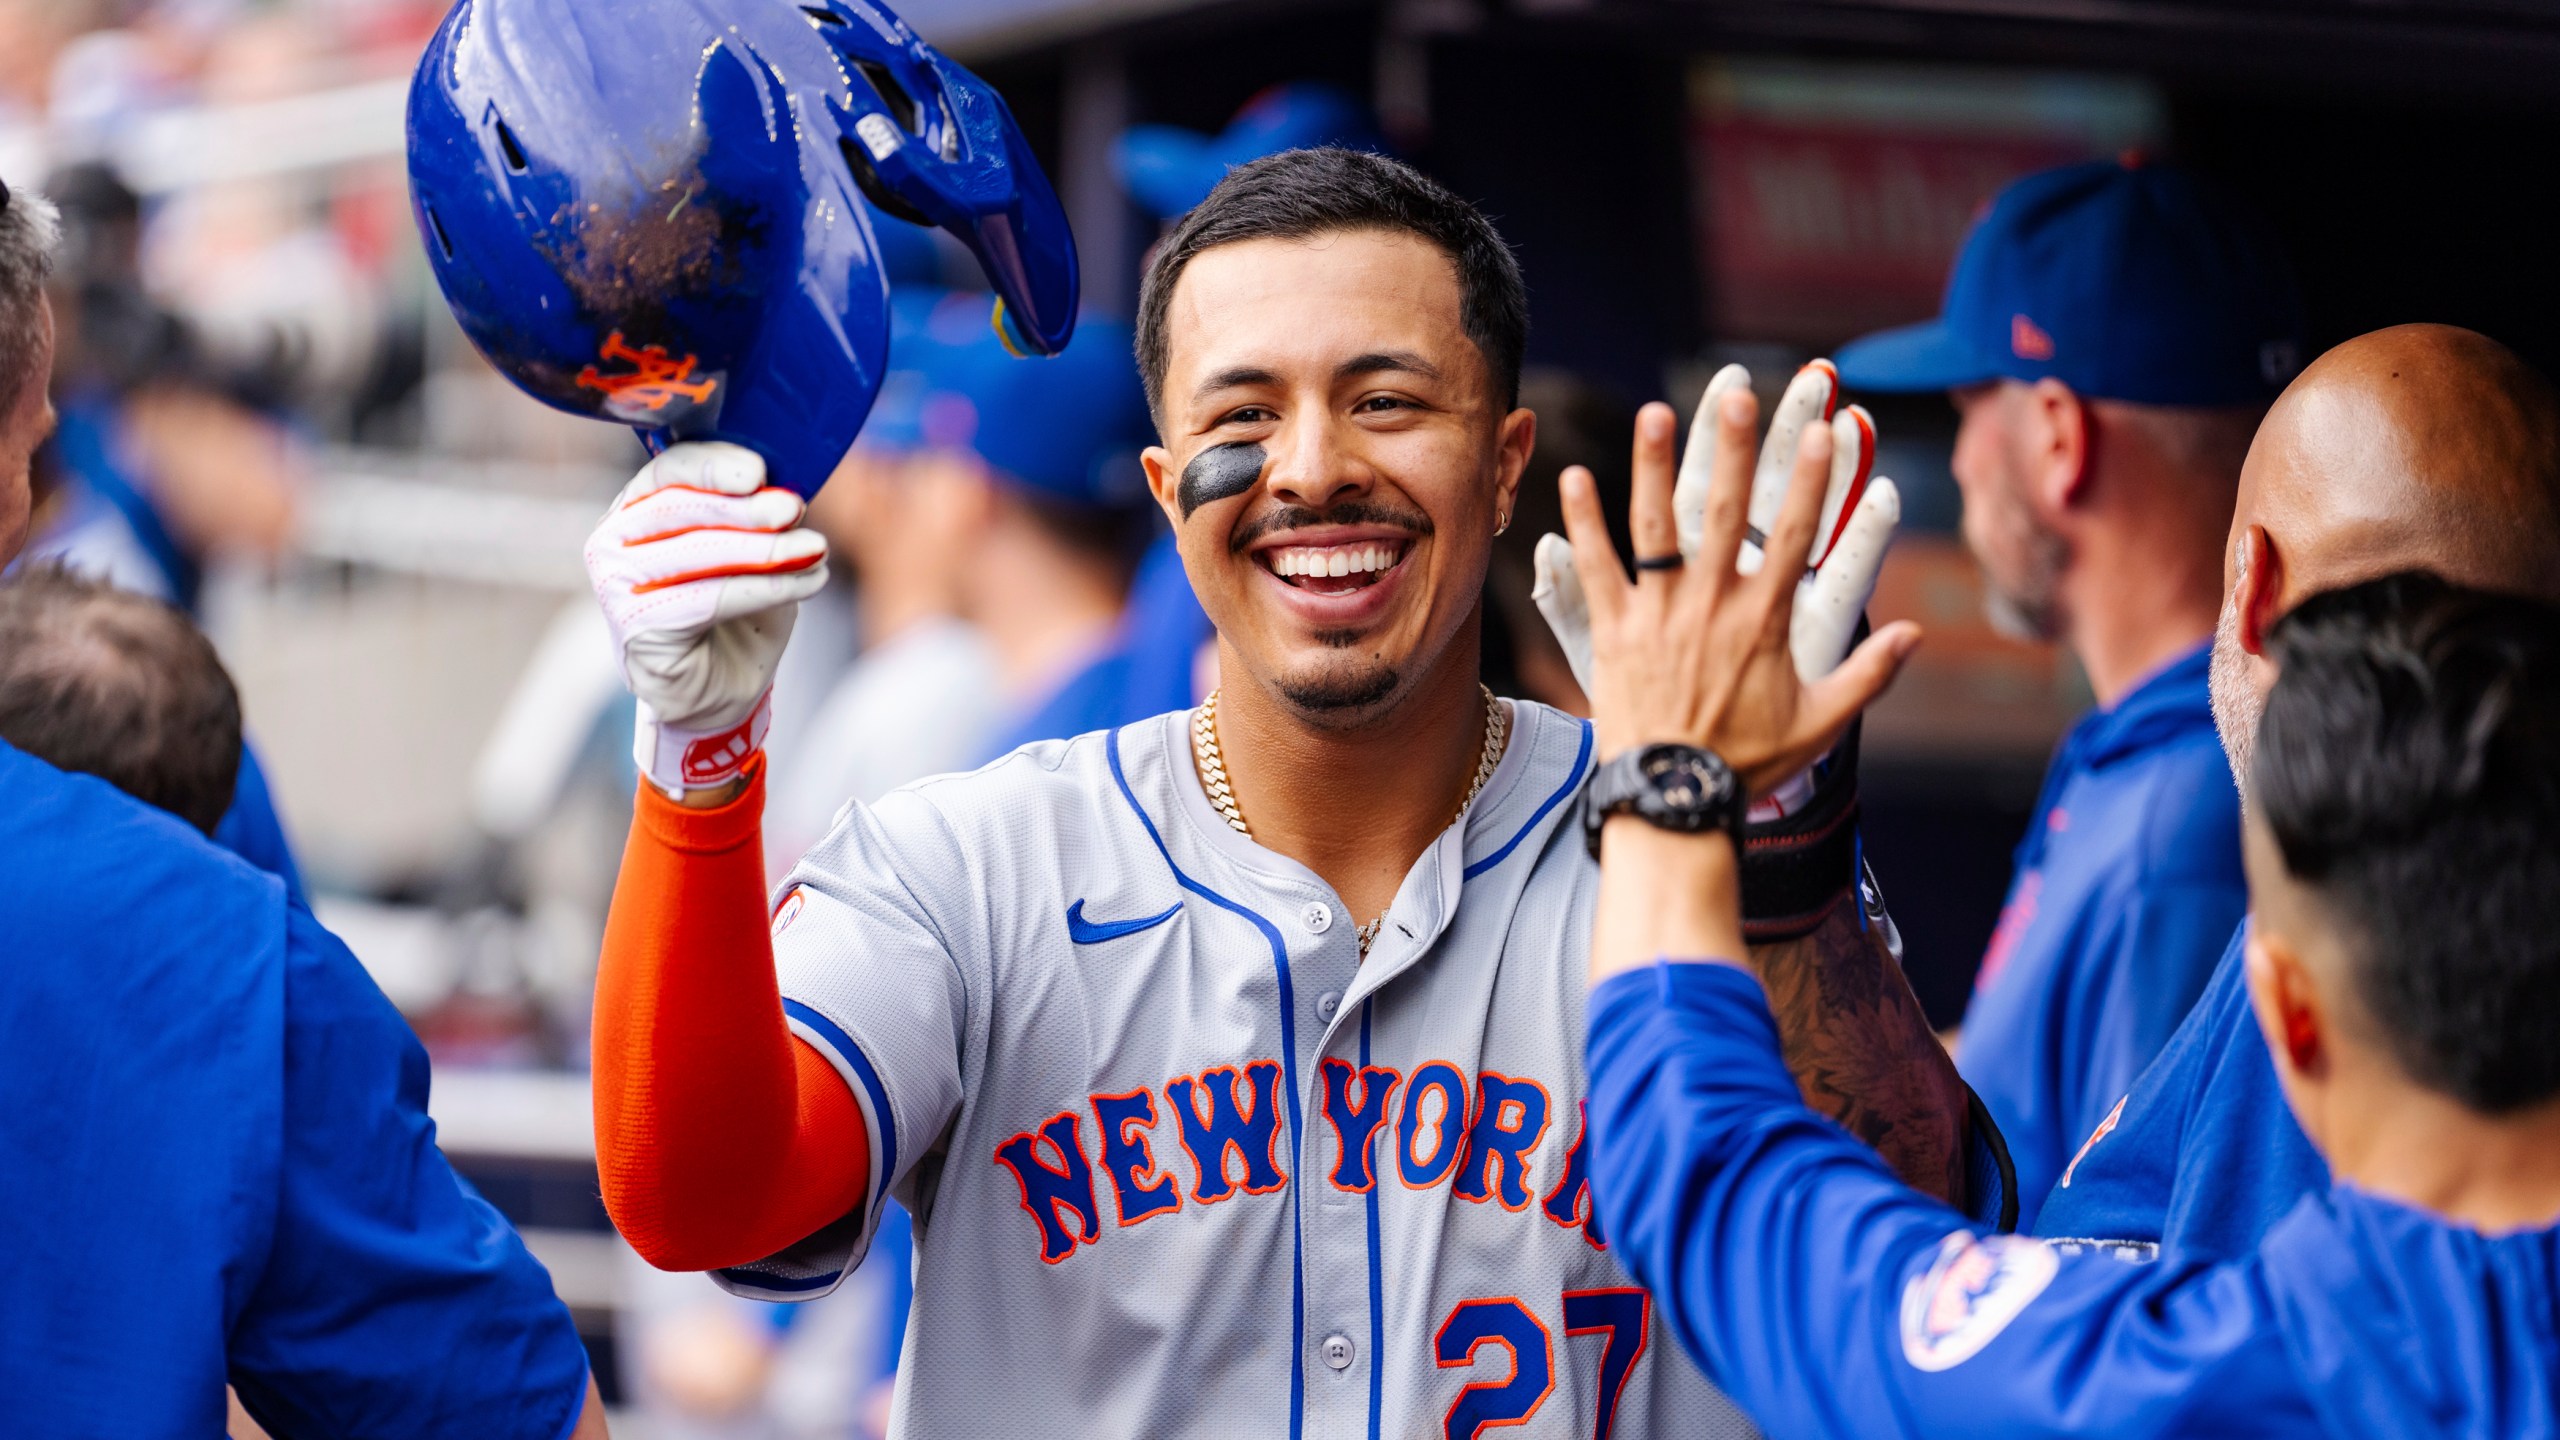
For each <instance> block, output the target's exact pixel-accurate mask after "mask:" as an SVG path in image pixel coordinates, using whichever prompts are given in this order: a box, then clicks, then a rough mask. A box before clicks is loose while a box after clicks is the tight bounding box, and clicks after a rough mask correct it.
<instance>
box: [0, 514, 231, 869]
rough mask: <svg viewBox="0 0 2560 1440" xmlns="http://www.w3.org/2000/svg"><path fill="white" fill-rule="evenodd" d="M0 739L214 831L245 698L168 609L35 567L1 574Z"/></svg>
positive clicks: (226, 797) (58, 569)
mask: <svg viewBox="0 0 2560 1440" xmlns="http://www.w3.org/2000/svg"><path fill="white" fill-rule="evenodd" d="M0 740H6V741H8V742H9V743H10V744H12V745H15V746H16V747H18V748H19V749H21V750H24V751H25V752H27V753H28V754H30V755H33V756H35V757H36V758H37V759H39V760H42V761H44V762H45V763H47V764H49V765H52V766H53V767H54V768H55V769H58V770H72V771H77V772H79V773H81V774H84V775H95V776H97V777H98V778H99V779H101V780H104V781H106V782H107V783H108V784H110V785H113V786H115V787H116V788H117V789H119V790H122V791H123V792H125V793H126V794H128V795H130V796H132V797H133V798H135V799H136V800H140V801H142V802H144V803H145V804H149V805H157V806H159V807H160V808H161V809H163V810H166V811H168V812H170V813H171V814H173V815H176V816H177V817H178V818H179V819H181V820H184V821H186V822H187V823H188V824H190V825H193V826H195V827H196V828H197V829H198V830H201V831H203V832H204V833H205V834H207V835H210V834H212V833H213V829H214V826H216V825H217V824H220V823H221V820H222V815H223V812H224V811H226V810H228V809H230V808H231V790H232V786H233V785H234V784H235V783H236V782H237V781H238V779H239V775H240V694H239V692H238V691H237V690H236V689H234V688H233V686H232V683H231V675H230V672H228V671H226V670H224V669H223V668H222V660H221V657H219V656H217V655H215V654H214V652H213V644H212V642H210V641H208V640H206V639H205V638H204V634H203V632H202V631H199V630H198V629H196V627H195V625H194V624H193V623H192V622H190V621H189V620H188V619H187V617H186V616H185V615H182V614H180V613H179V612H178V611H177V610H175V609H174V608H172V607H170V606H168V605H164V604H162V603H161V602H160V601H157V600H154V599H151V598H150V597H148V596H144V595H136V594H133V593H131V592H129V591H123V590H118V589H115V588H114V587H112V586H109V585H105V584H102V583H100V582H98V581H96V580H91V579H88V578H86V577H83V576H80V575H77V574H74V573H72V572H71V571H70V570H67V569H65V568H63V567H62V566H60V565H59V564H42V565H31V566H29V567H27V568H26V569H25V570H23V571H21V572H20V573H18V574H16V575H14V576H11V577H10V578H9V579H7V580H6V581H0Z"/></svg>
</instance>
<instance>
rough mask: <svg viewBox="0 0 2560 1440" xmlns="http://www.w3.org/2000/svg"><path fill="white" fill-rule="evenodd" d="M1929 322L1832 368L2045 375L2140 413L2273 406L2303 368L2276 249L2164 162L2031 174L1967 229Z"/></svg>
mask: <svg viewBox="0 0 2560 1440" xmlns="http://www.w3.org/2000/svg"><path fill="white" fill-rule="evenodd" d="M1941 309H1942V311H1943V313H1941V314H1940V315H1939V316H1938V318H1937V319H1935V320H1929V321H1924V322H1923V323H1921V324H1918V325H1906V326H1903V327H1902V328H1900V329H1896V330H1885V331H1881V332H1879V333H1877V334H1873V335H1868V336H1865V337H1862V338H1860V339H1857V340H1853V341H1851V342H1849V343H1848V344H1847V345H1844V346H1842V347H1840V349H1839V350H1838V351H1837V352H1836V353H1834V355H1833V356H1832V360H1833V363H1835V364H1837V365H1838V366H1839V367H1840V383H1841V384H1842V385H1844V386H1846V387H1848V388H1849V389H1852V390H1878V391H1912V390H1952V389H1955V388H1957V387H1959V386H1965V385H1976V384H1980V383H1982V382H1984V381H1986V380H1998V379H2010V380H2028V381H2032V380H2041V379H2043V378H2045V377H2046V376H2051V377H2053V378H2055V379H2057V380H2060V381H2062V382H2063V383H2064V384H2066V385H2069V386H2070V387H2071V388H2072V389H2074V390H2076V391H2078V392H2080V393H2081V394H2083V395H2087V396H2091V397H2094V398H2098V399H2107V400H2123V401H2129V402H2132V403H2134V404H2141V405H2239V404H2245V403H2248V402H2251V401H2260V400H2267V399H2272V398H2273V397H2274V396H2275V394H2276V392H2278V391H2279V390H2282V389H2283V388H2284V386H2285V383H2286V382H2287V381H2290V380H2291V379H2292V378H2293V376H2294V372H2295V371H2297V370H2299V369H2300V368H2301V367H2302V305H2301V300H2300V298H2299V296H2298V295H2297V294H2296V292H2295V290H2294V282H2293V271H2292V268H2291V267H2290V266H2289V265H2287V264H2286V262H2285V259H2284V255H2283V252H2282V251H2281V250H2280V249H2279V248H2278V247H2277V245H2276V244H2275V242H2274V240H2273V238H2272V237H2271V236H2269V235H2268V234H2267V232H2266V231H2265V229H2264V228H2263V227H2262V226H2261V225H2259V224H2258V223H2257V221H2256V220H2255V218H2254V217H2252V216H2251V215H2249V214H2248V213H2247V212H2246V211H2245V210H2243V209H2242V208H2241V207H2239V206H2238V205H2236V204H2234V203H2232V202H2231V201H2230V200H2228V199H2226V198H2225V197H2223V196H2221V195H2219V194H2217V193H2216V192H2214V191H2213V190H2211V189H2209V188H2207V187H2206V186H2204V185H2203V184H2201V183H2199V182H2198V181H2197V180H2196V178H2195V177H2194V176H2192V175H2190V174H2188V173H2187V172H2185V171H2183V170H2180V169H2178V168H2177V167H2175V166H2170V165H2155V164H2146V163H2143V162H2142V161H2140V160H2138V159H2135V158H2131V157H2128V158H2127V159H2124V160H2120V161H2119V160H2093V161H2089V162H2086V163H2083V164H2078V165H2066V166H2063V167H2061V168H2060V169H2056V170H2045V171H2041V172H2039V173H2037V174H2033V175H2029V176H2027V177H2026V178H2025V179H2022V180H2019V181H2017V182H2016V183H2014V184H2012V185H2010V186H2009V188H2007V189H2006V190H2003V191H2001V192H2000V194H1999V195H1998V196H1997V197H1996V198H1994V199H1993V200H1992V202H1991V206H1990V208H1989V209H1988V210H1987V211H1985V212H1984V214H1983V216H1982V218H1981V219H1980V220H1978V221H1977V222H1975V224H1974V227H1973V233H1972V234H1971V235H1969V236H1967V237H1966V239H1965V242H1964V250H1963V251H1962V253H1960V254H1958V255H1957V256H1956V264H1955V273H1954V274H1953V275H1952V276H1950V277H1949V279H1948V281H1947V298H1946V301H1945V303H1944V305H1943V306H1942V307H1941Z"/></svg>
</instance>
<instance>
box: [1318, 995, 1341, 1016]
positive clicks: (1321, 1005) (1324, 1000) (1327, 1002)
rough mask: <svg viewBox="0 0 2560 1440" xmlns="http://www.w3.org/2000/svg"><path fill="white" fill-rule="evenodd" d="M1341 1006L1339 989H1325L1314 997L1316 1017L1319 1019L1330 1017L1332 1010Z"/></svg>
mask: <svg viewBox="0 0 2560 1440" xmlns="http://www.w3.org/2000/svg"><path fill="white" fill-rule="evenodd" d="M1341 1008H1342V992H1341V991H1339V990H1327V991H1326V992H1324V993H1323V994H1321V995H1319V996H1317V997H1316V1018H1317V1019H1319V1020H1330V1019H1332V1018H1333V1012H1334V1011H1336V1010H1339V1009H1341Z"/></svg>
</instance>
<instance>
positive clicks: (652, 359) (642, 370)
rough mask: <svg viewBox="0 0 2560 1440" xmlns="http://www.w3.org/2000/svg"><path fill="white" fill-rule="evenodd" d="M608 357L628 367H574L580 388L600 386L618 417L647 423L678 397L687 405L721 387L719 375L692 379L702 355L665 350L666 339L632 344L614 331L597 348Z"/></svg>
mask: <svg viewBox="0 0 2560 1440" xmlns="http://www.w3.org/2000/svg"><path fill="white" fill-rule="evenodd" d="M597 353H598V354H599V355H600V356H602V357H603V358H604V359H606V360H608V361H620V362H622V363H623V364H626V365H629V366H631V367H632V368H631V369H629V370H626V371H623V372H620V373H618V374H611V375H608V374H606V373H605V372H604V371H602V370H599V369H597V368H596V367H595V366H593V365H589V366H587V367H586V368H585V369H583V370H580V371H579V372H578V388H579V389H581V390H601V391H603V392H604V397H605V400H604V408H605V409H606V410H607V411H608V412H609V413H611V414H612V415H613V417H614V418H615V419H617V420H630V421H635V422H639V423H642V424H646V423H648V422H650V421H654V420H659V419H663V418H665V413H664V412H665V411H666V409H667V407H669V406H671V405H674V404H675V403H676V402H677V401H679V400H681V401H684V402H686V406H685V408H690V407H691V406H694V405H699V404H701V403H703V402H704V401H706V400H709V399H710V398H711V396H712V394H713V393H714V392H716V391H717V390H718V389H719V388H720V381H719V378H718V377H717V376H710V377H706V378H704V379H700V380H696V379H694V378H693V371H694V367H695V366H696V365H698V364H700V363H701V357H700V356H696V355H687V356H685V357H684V358H683V359H681V360H678V359H676V358H675V357H673V356H671V355H669V354H668V353H667V347H665V346H664V345H645V346H642V347H640V348H638V349H633V348H632V347H631V346H630V345H629V344H628V343H626V342H625V341H624V340H623V338H622V332H621V331H619V330H616V331H614V332H613V333H612V334H610V335H607V336H606V337H605V339H604V348H603V349H602V350H600V351H598V352H597Z"/></svg>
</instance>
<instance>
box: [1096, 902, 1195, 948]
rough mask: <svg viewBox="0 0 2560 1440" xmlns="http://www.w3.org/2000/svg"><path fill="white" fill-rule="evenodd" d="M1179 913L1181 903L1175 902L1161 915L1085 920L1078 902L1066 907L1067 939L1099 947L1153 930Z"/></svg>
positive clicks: (1180, 911)
mask: <svg viewBox="0 0 2560 1440" xmlns="http://www.w3.org/2000/svg"><path fill="white" fill-rule="evenodd" d="M1181 913H1182V902H1181V901H1179V900H1177V901H1175V902H1174V903H1173V904H1172V905H1171V906H1169V907H1167V909H1166V910H1165V912H1164V913H1163V914H1161V915H1146V916H1141V917H1139V918H1138V919H1135V920H1099V921H1096V920H1087V919H1086V918H1084V902H1083V901H1081V900H1079V901H1077V902H1076V903H1074V904H1073V905H1070V906H1068V907H1067V938H1068V939H1070V940H1073V941H1074V942H1076V943H1077V944H1079V945H1099V944H1101V943H1102V942H1103V941H1105V940H1117V939H1119V938H1120V937H1122V936H1124V935H1135V934H1137V933H1138V932H1139V931H1141V930H1153V929H1154V928H1156V927H1157V926H1159V925H1161V924H1163V923H1164V922H1166V921H1167V920H1170V919H1172V918H1173V917H1174V916H1176V915H1179V914H1181Z"/></svg>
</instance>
